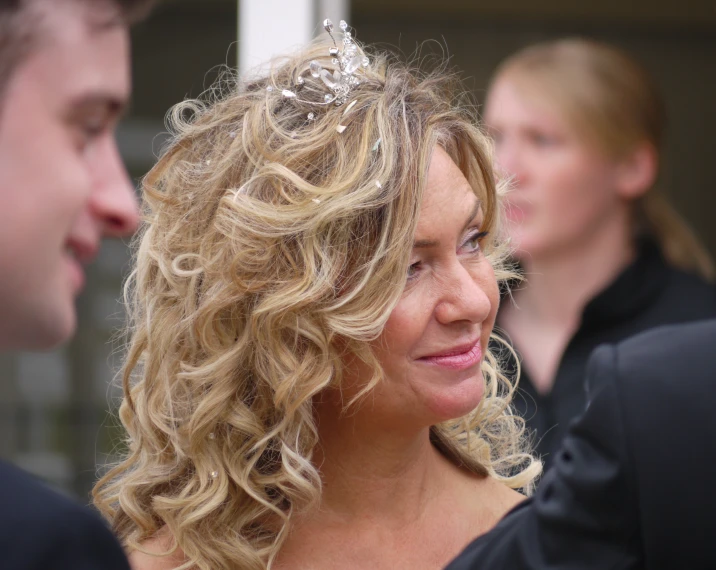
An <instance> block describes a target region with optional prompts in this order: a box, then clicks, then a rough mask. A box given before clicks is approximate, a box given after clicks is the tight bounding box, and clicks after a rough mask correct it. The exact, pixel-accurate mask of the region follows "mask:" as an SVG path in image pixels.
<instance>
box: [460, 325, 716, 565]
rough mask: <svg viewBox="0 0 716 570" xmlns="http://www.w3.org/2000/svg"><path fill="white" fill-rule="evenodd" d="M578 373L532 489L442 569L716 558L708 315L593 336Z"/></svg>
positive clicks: (712, 333)
mask: <svg viewBox="0 0 716 570" xmlns="http://www.w3.org/2000/svg"><path fill="white" fill-rule="evenodd" d="M587 385H588V391H589V395H590V404H589V407H588V409H587V411H586V412H585V414H584V415H583V416H582V417H581V418H580V419H579V420H577V421H575V423H574V424H573V425H572V426H571V428H570V431H569V435H568V437H567V439H566V440H565V442H564V444H563V445H562V448H561V450H560V452H559V454H558V456H557V457H555V464H554V467H553V468H552V469H551V470H550V471H548V472H547V474H546V475H545V476H544V479H543V481H542V483H541V484H540V486H539V489H538V490H537V492H536V493H535V496H534V497H533V498H531V499H529V500H528V501H525V502H524V503H522V504H521V505H520V506H518V507H517V508H516V509H514V510H513V511H512V512H511V513H509V514H508V515H507V516H506V517H505V518H504V519H503V520H502V521H501V522H500V523H499V524H498V525H497V527H495V528H494V529H493V530H492V531H491V532H489V533H488V534H486V535H483V536H481V537H480V538H478V539H477V540H475V541H474V542H473V543H472V544H470V546H468V547H467V549H466V550H465V551H464V552H463V553H462V554H461V555H460V556H459V557H458V558H457V559H456V560H455V561H453V562H452V563H451V564H450V565H449V566H448V570H473V569H474V570H477V569H485V568H489V569H490V570H497V569H502V568H504V569H509V570H527V569H529V570H537V569H539V570H552V569H554V570H556V569H560V570H567V569H574V570H577V569H579V570H588V569H597V568H599V569H604V568H610V569H615V570H616V569H620V570H621V569H626V568H641V569H649V570H661V569H664V570H666V569H673V568H688V569H689V570H698V569H707V568H709V569H712V568H716V545H715V544H714V538H713V537H714V536H716V517H714V512H716V493H714V490H713V485H714V481H716V459H714V457H713V453H712V449H713V446H714V441H716V320H710V321H702V322H699V323H695V324H687V325H677V326H671V327H664V328H660V329H656V330H654V331H650V332H647V333H644V334H641V335H639V336H636V337H633V338H632V339H630V340H627V341H625V342H623V343H621V344H619V345H617V346H603V347H600V348H599V349H597V350H596V351H595V353H594V355H593V356H592V359H591V362H590V366H589V369H588V376H587Z"/></svg>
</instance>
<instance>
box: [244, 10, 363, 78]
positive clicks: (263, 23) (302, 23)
mask: <svg viewBox="0 0 716 570" xmlns="http://www.w3.org/2000/svg"><path fill="white" fill-rule="evenodd" d="M237 1H238V15H239V25H238V42H237V49H238V61H239V73H240V74H241V75H244V74H246V73H249V74H251V72H252V71H258V70H260V69H261V67H262V66H263V65H264V64H265V63H266V62H267V61H269V60H270V59H271V58H273V57H276V56H280V55H282V54H285V53H287V52H290V51H291V50H293V49H295V48H297V47H299V46H302V45H304V44H306V43H308V42H309V41H310V40H311V39H312V38H313V37H314V36H315V35H317V34H318V33H320V32H321V31H323V28H322V27H321V22H323V20H324V19H325V18H330V19H331V20H333V21H334V22H335V23H336V25H337V24H338V21H339V20H341V19H343V20H347V21H348V23H350V17H349V16H350V14H349V12H350V0H237Z"/></svg>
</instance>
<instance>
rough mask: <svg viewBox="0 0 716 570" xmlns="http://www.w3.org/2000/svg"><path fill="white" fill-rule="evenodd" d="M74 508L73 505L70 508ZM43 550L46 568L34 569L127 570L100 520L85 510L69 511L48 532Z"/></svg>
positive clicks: (117, 549)
mask: <svg viewBox="0 0 716 570" xmlns="http://www.w3.org/2000/svg"><path fill="white" fill-rule="evenodd" d="M72 507H74V505H72ZM48 538H49V540H48V542H47V548H46V549H45V558H46V560H47V562H48V564H46V565H45V564H40V565H38V566H36V567H33V570H34V568H37V569H38V570H39V569H40V568H53V569H54V568H57V569H60V568H62V569H65V568H66V569H68V570H69V569H70V568H71V569H73V570H100V569H101V570H129V563H128V562H127V559H126V557H125V555H124V553H123V551H122V549H121V547H120V546H119V544H118V543H117V541H116V539H115V538H114V536H113V535H112V533H111V532H110V531H109V529H108V528H106V527H105V526H104V524H103V522H102V521H101V520H100V519H99V517H97V516H95V515H94V513H92V512H91V511H89V510H87V509H84V508H79V507H77V508H72V509H71V512H67V513H66V516H65V518H64V520H58V521H57V524H56V525H55V526H54V531H53V530H52V529H50V533H49V536H48Z"/></svg>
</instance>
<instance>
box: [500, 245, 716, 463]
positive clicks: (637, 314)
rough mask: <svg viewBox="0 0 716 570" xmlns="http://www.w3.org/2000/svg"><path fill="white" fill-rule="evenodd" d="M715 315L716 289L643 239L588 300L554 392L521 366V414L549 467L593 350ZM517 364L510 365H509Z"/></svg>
mask: <svg viewBox="0 0 716 570" xmlns="http://www.w3.org/2000/svg"><path fill="white" fill-rule="evenodd" d="M712 317H716V287H714V286H713V285H711V284H709V283H707V282H705V281H704V280H702V279H701V278H699V277H697V276H694V275H691V274H688V273H684V272H683V271H679V270H677V269H674V268H672V267H669V266H668V265H667V264H666V263H665V261H664V259H663V258H662V256H661V254H660V253H659V249H658V247H657V246H656V245H655V244H654V243H652V242H644V243H642V244H641V246H640V248H639V254H638V256H637V259H636V260H635V261H634V262H633V263H632V264H631V265H630V266H629V267H627V268H626V269H625V270H624V271H623V272H622V273H621V274H620V275H619V276H618V277H617V278H616V280H614V282H612V284H611V285H609V286H608V287H607V288H606V289H605V290H604V291H602V292H601V293H600V294H598V295H597V296H596V297H595V298H594V299H592V301H590V302H589V303H588V304H587V305H586V307H585V308H584V311H583V313H582V319H581V325H580V327H579V329H578V330H577V332H576V333H575V334H574V336H573V337H572V338H571V340H570V341H569V343H568V344H567V348H566V349H565V351H564V354H563V355H562V359H561V361H560V363H559V367H558V369H557V374H556V377H555V381H554V384H553V387H552V390H551V392H549V393H547V394H545V395H540V394H539V393H538V392H537V390H536V389H535V387H534V385H533V384H532V381H531V380H530V377H529V374H528V373H527V371H526V370H525V368H524V367H523V368H522V376H521V378H520V383H519V386H520V389H519V392H518V394H517V395H516V397H515V400H514V405H515V408H516V410H517V412H518V413H519V414H520V415H521V416H522V417H524V418H525V420H526V423H527V427H528V428H529V429H531V430H532V431H534V432H535V435H536V438H537V439H536V443H537V448H536V453H537V454H539V455H541V456H542V459H543V461H544V462H545V468H548V467H549V465H550V464H551V462H552V456H553V455H554V453H555V451H556V450H557V449H559V445H560V443H561V442H562V440H563V439H564V436H565V434H566V432H567V427H568V426H569V422H570V421H571V420H572V419H574V418H575V417H577V416H578V415H580V414H581V413H582V412H583V411H584V405H585V399H586V398H585V393H584V374H585V370H586V366H587V360H588V358H589V355H590V354H591V352H592V351H593V350H594V349H595V348H596V347H597V346H599V345H600V344H604V343H614V342H619V341H621V340H623V339H625V338H627V337H629V336H632V335H635V334H638V333H640V332H643V331H646V330H648V329H650V328H654V327H657V326H660V325H668V324H676V323H685V322H689V321H695V320H699V319H708V318H712ZM510 366H512V367H514V364H512V365H509V364H508V370H509V367H510Z"/></svg>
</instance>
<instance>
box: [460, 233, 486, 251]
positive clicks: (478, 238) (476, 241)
mask: <svg viewBox="0 0 716 570" xmlns="http://www.w3.org/2000/svg"><path fill="white" fill-rule="evenodd" d="M488 233H489V232H475V233H474V234H472V235H471V236H470V237H469V238H467V241H466V242H465V244H464V247H467V248H468V249H469V250H470V251H476V250H479V249H480V242H482V240H483V239H485V238H486V237H487V234H488Z"/></svg>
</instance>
